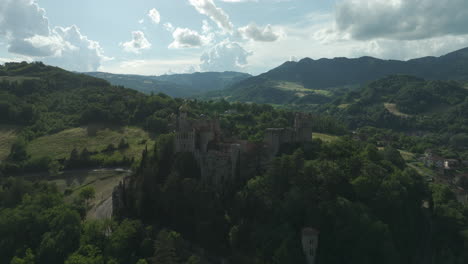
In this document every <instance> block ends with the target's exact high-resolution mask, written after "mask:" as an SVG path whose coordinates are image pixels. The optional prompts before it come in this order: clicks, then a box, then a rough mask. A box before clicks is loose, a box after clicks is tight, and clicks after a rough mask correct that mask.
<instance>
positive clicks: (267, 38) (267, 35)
mask: <svg viewBox="0 0 468 264" xmlns="http://www.w3.org/2000/svg"><path fill="white" fill-rule="evenodd" d="M238 31H239V34H240V35H241V36H242V37H243V38H244V39H251V40H255V41H263V42H271V41H276V40H277V39H278V38H279V34H277V33H275V32H273V29H272V27H271V25H267V26H266V27H264V28H259V27H258V26H257V25H256V24H255V23H250V24H249V25H247V26H245V27H241V28H239V29H238Z"/></svg>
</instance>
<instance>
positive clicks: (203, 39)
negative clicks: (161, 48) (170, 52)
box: [169, 28, 211, 49]
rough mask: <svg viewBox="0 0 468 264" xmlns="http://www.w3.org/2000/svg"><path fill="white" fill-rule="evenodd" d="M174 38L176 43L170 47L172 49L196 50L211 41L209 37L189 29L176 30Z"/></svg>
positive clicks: (173, 34)
mask: <svg viewBox="0 0 468 264" xmlns="http://www.w3.org/2000/svg"><path fill="white" fill-rule="evenodd" d="M172 37H173V38H174V41H173V42H172V43H171V44H170V45H169V48H170V49H182V48H196V47H201V46H203V45H206V44H208V43H209V42H210V41H211V39H210V38H209V37H207V36H202V35H200V34H199V33H198V32H197V31H194V30H191V29H188V28H176V29H175V30H174V32H173V33H172Z"/></svg>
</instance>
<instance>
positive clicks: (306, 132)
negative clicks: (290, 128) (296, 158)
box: [294, 113, 313, 142]
mask: <svg viewBox="0 0 468 264" xmlns="http://www.w3.org/2000/svg"><path fill="white" fill-rule="evenodd" d="M312 129H313V128H312V117H311V116H310V115H309V114H304V113H296V116H295V118H294V131H295V132H296V142H309V141H312Z"/></svg>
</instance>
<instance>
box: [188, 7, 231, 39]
mask: <svg viewBox="0 0 468 264" xmlns="http://www.w3.org/2000/svg"><path fill="white" fill-rule="evenodd" d="M189 2H190V4H192V5H193V6H194V7H195V9H196V10H197V11H198V12H199V13H200V14H202V15H206V16H208V17H209V18H210V19H211V20H213V21H214V22H215V23H216V25H218V27H219V28H221V29H223V30H224V31H225V32H229V33H231V32H233V29H234V26H233V24H232V22H231V21H230V20H229V16H228V15H227V14H226V13H225V12H224V10H222V9H221V8H219V7H217V6H216V5H215V3H214V2H213V0H189Z"/></svg>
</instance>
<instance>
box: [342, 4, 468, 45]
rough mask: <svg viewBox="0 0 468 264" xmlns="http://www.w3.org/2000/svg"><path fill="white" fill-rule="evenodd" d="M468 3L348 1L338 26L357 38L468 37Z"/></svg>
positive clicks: (414, 38) (413, 38)
mask: <svg viewBox="0 0 468 264" xmlns="http://www.w3.org/2000/svg"><path fill="white" fill-rule="evenodd" d="M467 25H468V1H466V0H344V1H342V2H340V3H338V4H337V7H336V26H337V29H338V30H339V31H341V32H347V33H349V34H350V35H351V36H352V37H353V38H354V39H359V40H369V39H374V38H384V39H396V40H416V39H426V38H432V37H439V36H447V35H463V34H468V26H467Z"/></svg>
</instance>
